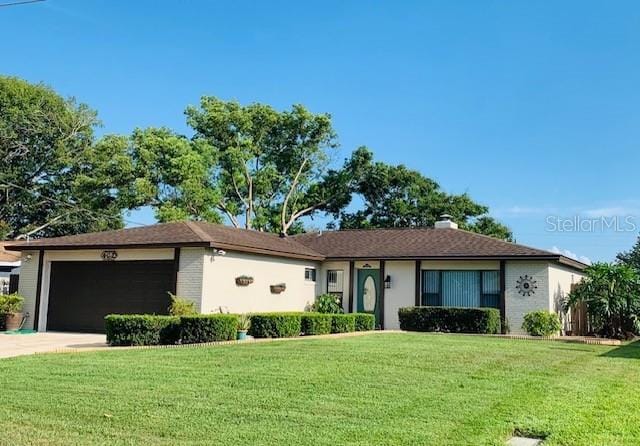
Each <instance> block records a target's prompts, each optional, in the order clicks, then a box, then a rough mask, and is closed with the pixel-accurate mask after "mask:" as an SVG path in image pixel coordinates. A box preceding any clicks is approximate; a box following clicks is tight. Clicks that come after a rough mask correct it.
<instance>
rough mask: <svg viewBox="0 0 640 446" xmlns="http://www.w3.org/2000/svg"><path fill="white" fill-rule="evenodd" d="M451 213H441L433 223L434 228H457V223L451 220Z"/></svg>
mask: <svg viewBox="0 0 640 446" xmlns="http://www.w3.org/2000/svg"><path fill="white" fill-rule="evenodd" d="M451 218H452V217H451V215H449V214H443V215H441V216H440V220H438V221H437V222H436V224H435V228H436V229H458V223H456V222H454V221H452V220H451Z"/></svg>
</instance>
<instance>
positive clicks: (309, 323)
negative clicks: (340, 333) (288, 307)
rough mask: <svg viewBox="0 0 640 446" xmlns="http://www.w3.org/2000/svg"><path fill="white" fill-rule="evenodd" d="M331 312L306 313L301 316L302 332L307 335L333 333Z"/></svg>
mask: <svg viewBox="0 0 640 446" xmlns="http://www.w3.org/2000/svg"><path fill="white" fill-rule="evenodd" d="M332 321H333V318H332V315H331V314H322V313H304V314H303V315H302V316H301V324H302V333H304V334H305V335H308V336H310V335H323V334H329V333H331V322H332Z"/></svg>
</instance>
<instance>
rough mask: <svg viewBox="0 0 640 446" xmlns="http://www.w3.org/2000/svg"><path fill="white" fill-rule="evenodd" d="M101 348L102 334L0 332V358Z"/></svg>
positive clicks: (103, 345) (105, 346) (105, 345)
mask: <svg viewBox="0 0 640 446" xmlns="http://www.w3.org/2000/svg"><path fill="white" fill-rule="evenodd" d="M101 348H107V344H106V336H105V335H103V334H87V333H58V332H47V333H33V334H6V333H4V332H0V358H10V357H12V356H22V355H31V354H34V353H48V352H64V351H82V350H98V349H101Z"/></svg>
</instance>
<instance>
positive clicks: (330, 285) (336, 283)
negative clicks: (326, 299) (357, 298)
mask: <svg viewBox="0 0 640 446" xmlns="http://www.w3.org/2000/svg"><path fill="white" fill-rule="evenodd" d="M343 286H344V271H342V270H341V269H330V270H328V271H327V293H329V294H334V295H336V296H340V297H342V292H343Z"/></svg>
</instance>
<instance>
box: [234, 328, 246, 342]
mask: <svg viewBox="0 0 640 446" xmlns="http://www.w3.org/2000/svg"><path fill="white" fill-rule="evenodd" d="M236 339H237V340H238V341H244V340H245V339H247V330H238V334H237V336H236Z"/></svg>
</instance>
